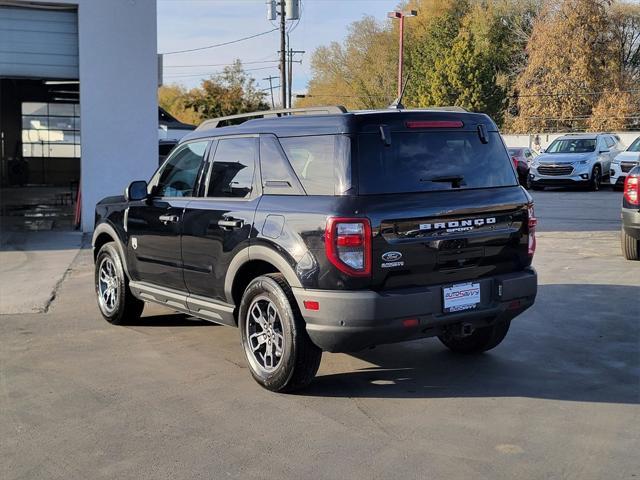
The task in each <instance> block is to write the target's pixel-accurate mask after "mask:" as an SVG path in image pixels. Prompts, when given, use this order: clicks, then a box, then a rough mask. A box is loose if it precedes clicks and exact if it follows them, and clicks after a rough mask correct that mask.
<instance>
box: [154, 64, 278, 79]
mask: <svg viewBox="0 0 640 480" xmlns="http://www.w3.org/2000/svg"><path fill="white" fill-rule="evenodd" d="M271 68H278V66H277V65H272V66H269V67H258V68H247V69H245V70H244V71H245V72H255V71H257V70H269V69H271ZM221 73H224V71H220V70H218V71H215V72H206V73H169V74H167V75H165V77H176V78H188V77H208V76H213V75H219V74H221Z"/></svg>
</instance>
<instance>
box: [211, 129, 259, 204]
mask: <svg viewBox="0 0 640 480" xmlns="http://www.w3.org/2000/svg"><path fill="white" fill-rule="evenodd" d="M257 150H258V139H257V138H227V139H224V140H220V141H219V142H218V148H217V149H216V153H215V156H214V158H213V164H212V165H211V173H210V176H209V189H208V191H207V196H208V197H236V198H246V197H248V196H249V195H251V192H252V190H253V175H254V171H255V164H256V156H257Z"/></svg>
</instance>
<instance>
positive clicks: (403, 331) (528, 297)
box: [293, 268, 538, 352]
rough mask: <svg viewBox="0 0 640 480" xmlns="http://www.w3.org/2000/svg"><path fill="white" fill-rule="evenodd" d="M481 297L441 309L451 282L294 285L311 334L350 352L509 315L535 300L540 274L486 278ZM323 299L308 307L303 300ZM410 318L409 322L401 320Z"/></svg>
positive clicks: (531, 271) (320, 342)
mask: <svg viewBox="0 0 640 480" xmlns="http://www.w3.org/2000/svg"><path fill="white" fill-rule="evenodd" d="M474 283H479V284H480V292H481V293H480V296H481V303H480V305H479V306H478V307H477V308H476V309H474V310H467V311H463V312H457V313H443V293H442V289H443V287H445V286H448V285H435V286H430V287H423V288H411V289H403V290H394V291H390V292H382V293H380V292H374V291H372V290H363V291H344V290H342V291H341V290H305V289H303V288H294V289H293V293H294V295H295V297H296V300H297V302H298V305H299V307H300V311H301V312H302V314H303V316H304V318H305V321H306V324H307V332H308V334H309V337H311V340H312V341H313V342H314V343H315V344H316V345H317V346H319V347H320V348H322V349H323V350H326V351H330V352H351V351H357V350H362V349H363V348H367V347H371V346H374V345H379V344H384V343H395V342H402V341H405V340H412V339H415V338H423V337H432V336H435V335H439V334H440V333H442V332H443V329H444V328H456V326H459V325H460V324H462V323H471V324H475V326H485V325H489V324H491V323H493V322H496V321H502V320H511V319H512V318H514V317H515V316H517V315H519V314H520V313H522V312H523V311H525V310H526V309H527V308H529V307H530V306H531V305H533V302H534V300H535V297H536V293H537V288H538V279H537V275H536V272H535V270H534V269H533V268H529V269H526V270H524V271H522V272H517V273H511V274H507V275H499V276H495V277H491V278H483V279H481V280H478V281H474ZM305 300H311V301H316V302H318V303H319V304H320V308H319V310H317V311H314V310H306V309H305V308H304V301H305ZM407 319H411V322H409V325H408V326H406V325H405V324H404V323H403V322H404V321H405V320H407Z"/></svg>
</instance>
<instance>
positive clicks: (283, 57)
mask: <svg viewBox="0 0 640 480" xmlns="http://www.w3.org/2000/svg"><path fill="white" fill-rule="evenodd" d="M285 3H286V0H280V90H281V95H280V96H281V99H282V108H287V17H286V12H285Z"/></svg>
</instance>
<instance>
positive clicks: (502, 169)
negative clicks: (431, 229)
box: [358, 131, 517, 195]
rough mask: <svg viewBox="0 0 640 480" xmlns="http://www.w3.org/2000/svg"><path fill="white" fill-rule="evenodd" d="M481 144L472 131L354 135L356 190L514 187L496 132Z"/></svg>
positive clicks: (509, 161) (504, 151)
mask: <svg viewBox="0 0 640 480" xmlns="http://www.w3.org/2000/svg"><path fill="white" fill-rule="evenodd" d="M487 136H488V140H489V141H488V143H482V142H481V141H480V138H479V136H478V134H477V133H476V132H475V131H472V132H468V131H456V132H453V131H437V132H436V131H434V132H393V133H392V134H391V145H389V146H385V144H384V142H383V141H382V140H381V138H380V135H379V134H361V135H359V136H358V149H359V154H358V157H359V161H358V167H359V168H358V172H359V173H358V175H359V192H360V194H363V195H366V194H378V193H402V192H426V191H435V190H451V189H467V188H486V187H504V186H511V185H517V179H516V176H515V173H514V170H513V165H512V163H511V160H510V159H509V156H508V155H507V151H506V149H505V148H504V144H503V143H502V141H501V139H500V135H499V134H498V133H497V132H489V133H488V135H487Z"/></svg>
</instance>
